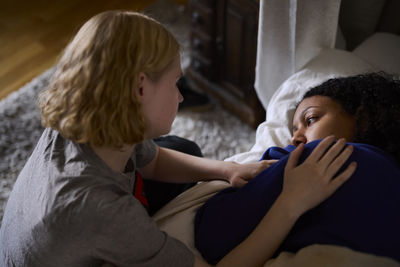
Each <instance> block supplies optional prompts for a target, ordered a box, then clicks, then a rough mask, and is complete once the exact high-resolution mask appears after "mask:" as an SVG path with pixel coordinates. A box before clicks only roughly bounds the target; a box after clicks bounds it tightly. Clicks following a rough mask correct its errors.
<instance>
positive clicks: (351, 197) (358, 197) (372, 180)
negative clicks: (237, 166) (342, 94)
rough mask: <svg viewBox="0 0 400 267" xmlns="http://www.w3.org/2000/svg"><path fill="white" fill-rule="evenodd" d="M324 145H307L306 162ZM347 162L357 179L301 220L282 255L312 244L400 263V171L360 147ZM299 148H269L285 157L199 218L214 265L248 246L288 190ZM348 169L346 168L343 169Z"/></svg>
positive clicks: (199, 242)
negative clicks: (287, 175) (291, 161)
mask: <svg viewBox="0 0 400 267" xmlns="http://www.w3.org/2000/svg"><path fill="white" fill-rule="evenodd" d="M318 143H319V141H314V142H311V143H309V144H307V145H306V146H305V150H304V152H303V155H302V157H301V159H300V163H301V162H303V161H304V159H305V158H306V157H307V156H308V155H309V154H310V153H311V151H312V150H313V149H314V148H315V146H316V145H317V144H318ZM352 145H353V146H354V152H353V154H352V155H351V157H350V159H349V160H348V161H347V162H346V164H345V165H344V167H343V168H345V167H346V166H347V165H348V164H349V163H350V162H352V161H357V164H358V167H357V170H356V172H355V173H354V174H353V176H352V177H351V178H350V180H348V181H347V182H346V183H345V184H344V185H343V186H342V187H340V188H339V189H338V190H337V191H336V192H335V193H334V195H333V196H332V197H330V198H329V199H327V200H326V201H324V202H323V203H321V204H320V205H319V206H317V207H315V208H314V209H312V210H310V211H308V212H307V213H305V214H304V215H303V216H301V217H300V218H299V220H298V221H297V223H296V224H295V225H294V227H293V229H292V231H291V232H290V233H289V235H288V236H287V238H286V239H285V240H284V242H283V243H282V245H281V247H280V248H279V249H278V251H277V252H276V255H277V254H278V253H280V252H281V251H290V252H296V251H298V250H299V249H301V248H303V247H306V246H308V245H311V244H331V245H340V246H346V247H349V248H351V249H354V250H357V251H361V252H366V253H372V254H375V255H381V256H388V257H391V258H394V259H396V260H397V261H400V168H399V165H398V163H396V161H395V160H394V158H393V157H391V156H390V155H388V154H387V153H385V152H384V151H382V150H380V149H378V148H376V147H373V146H370V145H365V144H355V143H352ZM293 150H294V147H293V146H288V147H286V148H285V149H282V148H277V147H273V148H270V149H268V150H267V151H266V152H265V154H264V156H263V159H279V161H278V162H277V163H275V164H274V165H272V166H271V167H269V168H268V169H266V170H265V171H263V172H261V173H260V174H259V175H258V176H256V177H255V178H254V179H253V180H251V181H250V182H249V183H248V184H247V185H245V186H244V187H242V188H227V189H225V190H223V191H221V192H219V193H218V194H216V195H215V196H213V197H212V198H210V199H209V200H208V201H207V202H206V203H205V204H204V205H203V206H202V207H201V208H200V209H199V210H198V212H197V214H196V218H195V245H196V247H197V249H198V250H199V251H200V252H201V254H202V255H203V257H204V258H205V259H206V260H207V261H208V262H210V263H213V264H215V263H217V262H218V261H219V260H220V259H221V258H222V257H223V256H225V255H226V254H227V253H228V252H229V251H231V250H232V249H233V248H234V247H235V246H236V245H238V244H239V243H240V242H242V241H243V240H244V239H245V238H246V237H247V236H248V235H249V234H250V233H251V232H252V231H253V229H254V228H255V227H256V226H257V224H258V222H259V221H260V220H261V219H262V218H263V217H264V215H265V214H266V213H267V211H268V210H269V208H270V207H271V205H272V203H273V202H274V201H275V199H276V198H277V197H278V195H279V194H280V192H281V191H282V182H283V173H284V168H285V165H286V162H287V159H288V157H289V154H290V152H291V151H293ZM343 168H342V169H343Z"/></svg>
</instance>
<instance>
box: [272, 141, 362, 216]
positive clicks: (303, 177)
mask: <svg viewBox="0 0 400 267" xmlns="http://www.w3.org/2000/svg"><path fill="white" fill-rule="evenodd" d="M334 141H335V137H334V136H329V137H326V138H325V139H324V140H322V141H321V142H320V143H319V144H318V146H317V147H316V148H315V149H314V151H313V152H312V153H311V154H310V156H309V157H308V158H307V159H306V160H305V161H304V162H303V163H302V164H301V165H298V166H297V162H298V160H299V157H300V155H301V153H302V152H303V149H304V145H303V144H300V145H299V146H298V147H297V148H296V149H295V150H294V151H293V152H292V153H291V155H290V157H289V160H288V162H287V164H286V167H285V176H284V182H283V190H282V193H281V195H280V198H281V200H284V201H285V202H286V204H288V205H289V207H290V208H291V210H292V211H294V212H295V213H296V214H297V215H299V216H300V215H301V214H303V213H304V212H306V211H307V210H309V209H311V208H313V207H315V206H317V205H318V204H320V203H321V202H322V201H324V200H325V199H327V198H328V197H329V196H331V195H332V194H333V193H334V192H335V191H336V190H337V189H338V188H339V187H340V186H341V185H342V184H343V183H344V182H346V181H347V180H348V179H349V178H350V177H351V176H352V174H353V173H354V171H355V169H356V163H355V162H353V163H351V164H350V165H349V166H348V167H347V168H346V169H345V170H344V171H343V172H342V173H340V174H339V175H337V176H336V178H335V179H333V178H334V175H335V174H336V173H337V172H338V170H339V169H340V168H341V167H342V166H343V164H344V163H345V162H346V160H347V159H348V158H349V157H350V155H351V154H352V152H353V147H352V146H347V147H346V148H344V147H345V146H346V141H345V140H344V139H340V140H338V141H337V142H336V143H335V144H334V145H332V144H333V142H334Z"/></svg>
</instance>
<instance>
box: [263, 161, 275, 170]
mask: <svg viewBox="0 0 400 267" xmlns="http://www.w3.org/2000/svg"><path fill="white" fill-rule="evenodd" d="M277 162H278V160H277V159H268V160H263V161H262V164H263V169H266V168H268V167H270V166H271V165H273V164H274V163H277Z"/></svg>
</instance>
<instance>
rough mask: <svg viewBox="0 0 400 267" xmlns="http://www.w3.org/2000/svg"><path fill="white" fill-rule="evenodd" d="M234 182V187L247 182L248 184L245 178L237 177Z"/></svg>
mask: <svg viewBox="0 0 400 267" xmlns="http://www.w3.org/2000/svg"><path fill="white" fill-rule="evenodd" d="M231 184H232V186H233V187H242V186H244V185H245V184H247V181H246V180H243V179H237V180H235V181H234V182H233V183H231Z"/></svg>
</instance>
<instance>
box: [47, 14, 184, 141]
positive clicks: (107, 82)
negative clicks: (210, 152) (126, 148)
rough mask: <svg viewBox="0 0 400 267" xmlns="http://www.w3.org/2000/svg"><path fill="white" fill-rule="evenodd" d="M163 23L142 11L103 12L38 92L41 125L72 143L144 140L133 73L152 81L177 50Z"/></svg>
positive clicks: (81, 32)
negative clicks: (47, 85)
mask: <svg viewBox="0 0 400 267" xmlns="http://www.w3.org/2000/svg"><path fill="white" fill-rule="evenodd" d="M179 49H180V48H179V44H178V43H177V41H176V39H175V38H174V37H173V36H172V35H171V33H169V32H168V31H167V30H166V29H165V28H164V26H162V25H161V24H160V23H158V22H157V21H155V20H154V19H151V18H149V17H147V16H145V15H143V14H140V13H136V12H128V11H107V12H103V13H100V14H98V15H96V16H94V17H93V18H91V19H90V20H89V21H87V22H86V23H85V24H84V25H83V26H82V27H81V29H80V30H79V32H78V33H77V34H76V36H75V37H74V38H73V40H72V41H71V42H70V43H69V45H68V46H67V47H66V49H65V51H64V53H63V55H62V56H61V59H60V61H59V63H58V65H57V68H56V71H55V73H54V75H53V77H52V80H51V82H50V85H49V88H48V89H47V90H45V91H43V92H42V93H41V94H40V96H39V107H40V111H41V115H42V124H43V126H44V127H50V128H52V129H54V130H57V131H58V132H59V133H60V134H61V135H62V136H64V137H65V138H68V139H70V140H72V141H74V142H76V143H89V144H90V145H95V146H113V147H121V146H122V145H124V144H135V143H139V142H140V141H142V140H143V138H144V132H145V123H144V118H143V114H142V113H141V105H140V102H139V101H138V99H137V96H136V93H135V92H136V90H134V88H138V86H139V73H140V72H143V73H145V74H146V75H147V76H148V77H149V78H150V79H151V80H154V81H157V80H158V79H159V78H160V77H161V76H162V74H163V73H164V72H165V71H166V70H167V69H168V68H169V67H170V65H171V64H172V62H173V61H174V59H175V58H176V56H177V55H178V54H179Z"/></svg>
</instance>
